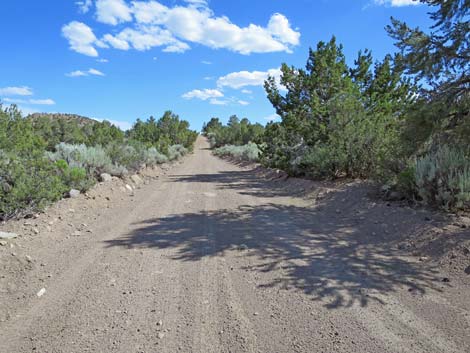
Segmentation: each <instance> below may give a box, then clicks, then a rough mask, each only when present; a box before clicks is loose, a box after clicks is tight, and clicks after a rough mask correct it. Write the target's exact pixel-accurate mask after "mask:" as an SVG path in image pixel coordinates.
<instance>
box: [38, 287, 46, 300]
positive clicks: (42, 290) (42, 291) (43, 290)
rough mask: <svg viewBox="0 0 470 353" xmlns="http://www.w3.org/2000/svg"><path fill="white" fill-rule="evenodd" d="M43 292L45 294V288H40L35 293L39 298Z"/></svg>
mask: <svg viewBox="0 0 470 353" xmlns="http://www.w3.org/2000/svg"><path fill="white" fill-rule="evenodd" d="M44 294H46V288H41V290H40V291H39V292H38V293H37V294H36V295H37V296H38V298H41V297H42V296H43V295H44Z"/></svg>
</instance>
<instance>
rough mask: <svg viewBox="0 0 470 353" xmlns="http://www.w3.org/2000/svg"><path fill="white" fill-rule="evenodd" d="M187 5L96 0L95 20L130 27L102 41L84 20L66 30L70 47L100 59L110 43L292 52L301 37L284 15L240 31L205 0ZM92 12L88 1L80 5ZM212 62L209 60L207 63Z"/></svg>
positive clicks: (178, 50) (119, 46)
mask: <svg viewBox="0 0 470 353" xmlns="http://www.w3.org/2000/svg"><path fill="white" fill-rule="evenodd" d="M185 2H186V4H187V5H186V6H183V5H175V6H173V7H168V6H165V5H163V4H162V3H160V2H158V1H154V0H147V1H132V2H131V4H128V3H127V2H126V1H124V0H97V1H96V19H97V20H98V21H99V22H102V23H105V24H108V25H112V26H116V25H118V24H121V23H126V22H128V23H131V24H130V25H129V26H128V27H127V28H124V29H123V30H122V31H121V32H119V33H117V34H116V33H107V34H105V35H104V36H103V37H102V39H101V40H97V38H96V37H95V35H94V33H93V31H92V30H91V28H90V27H88V26H87V25H85V24H83V23H80V22H76V21H74V22H71V23H70V24H68V25H66V26H64V27H63V29H62V32H63V34H64V36H65V37H66V38H67V39H68V40H69V43H70V48H71V49H72V50H75V51H77V52H79V53H81V54H84V55H89V56H98V53H97V50H96V47H106V46H107V45H110V46H111V47H113V48H116V49H120V50H129V49H130V48H131V47H133V48H134V49H137V50H148V49H150V48H153V47H157V46H164V49H163V51H165V52H176V53H182V52H184V51H186V50H188V49H190V46H189V44H188V43H197V44H202V45H205V46H207V47H210V48H213V49H228V50H231V51H234V52H237V53H240V54H246V55H247V54H251V53H270V52H282V51H284V52H291V51H292V48H293V47H294V46H297V45H299V40H300V33H299V31H298V30H296V29H293V28H292V27H291V24H290V23H289V20H288V19H287V18H286V17H285V16H284V15H282V14H279V13H276V14H273V15H272V16H271V18H270V19H269V21H268V23H267V25H266V26H262V25H257V24H249V25H247V26H245V27H240V26H238V25H236V24H234V23H232V22H231V20H230V19H229V18H228V17H226V16H216V15H215V14H214V13H213V11H212V10H211V9H209V7H208V5H207V1H205V0H186V1H185ZM77 4H79V6H81V8H83V10H85V9H86V10H89V8H90V7H89V6H87V5H88V1H80V2H79V3H77ZM206 63H208V62H206Z"/></svg>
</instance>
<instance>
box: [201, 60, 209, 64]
mask: <svg viewBox="0 0 470 353" xmlns="http://www.w3.org/2000/svg"><path fill="white" fill-rule="evenodd" d="M201 63H202V64H204V65H212V61H207V60H202V61H201Z"/></svg>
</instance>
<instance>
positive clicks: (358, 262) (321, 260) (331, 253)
mask: <svg viewBox="0 0 470 353" xmlns="http://www.w3.org/2000/svg"><path fill="white" fill-rule="evenodd" d="M405 226H406V225H404V226H403V228H400V227H398V228H397V229H395V230H394V231H395V232H397V234H399V233H400V236H395V234H388V235H387V234H384V233H383V232H382V233H380V234H379V233H377V232H378V230H379V228H380V225H373V226H371V224H369V223H368V222H364V221H359V220H358V218H357V217H348V216H347V215H346V216H340V215H338V216H333V217H332V216H331V214H330V213H329V212H324V211H322V210H321V209H320V210H318V209H315V208H305V207H297V206H291V205H278V204H272V203H270V204H266V205H263V206H257V207H252V206H241V207H239V208H237V209H232V210H219V211H211V212H199V213H186V214H179V215H170V216H168V217H164V218H160V219H149V220H146V221H144V222H142V223H139V228H138V229H137V230H136V231H134V232H132V233H131V234H128V235H127V236H125V237H122V238H118V239H114V240H110V241H108V246H110V247H112V246H118V247H127V248H139V247H141V248H153V249H156V250H158V249H169V248H171V249H172V250H173V251H171V254H173V255H172V256H173V259H174V260H175V261H199V260H201V259H203V258H205V257H217V256H231V257H232V258H233V259H234V260H235V263H237V261H238V260H240V259H239V258H240V257H244V259H242V260H240V262H241V263H243V264H244V265H243V266H244V267H242V268H241V269H242V270H243V271H247V273H248V272H253V271H254V272H256V273H257V274H258V275H259V276H257V277H258V278H259V280H258V281H259V282H258V284H257V285H258V286H259V287H260V288H277V289H278V290H294V291H302V292H304V293H306V294H307V295H309V296H310V297H311V298H312V299H313V300H315V301H319V302H321V303H322V304H324V305H325V306H326V307H328V308H331V309H334V308H339V307H349V306H352V305H354V304H359V305H361V306H366V305H367V304H368V303H369V302H370V301H378V302H380V301H381V300H382V299H383V298H384V296H387V294H389V293H391V292H395V291H398V290H400V289H403V287H405V288H407V289H408V290H409V291H410V294H413V295H420V294H423V293H425V292H426V291H427V290H429V289H434V290H439V289H438V288H439V286H442V284H440V285H437V282H438V281H439V278H438V274H437V271H436V270H434V269H433V268H430V267H429V266H427V267H425V266H423V265H422V264H419V263H417V262H413V261H410V259H409V258H408V257H406V256H405V253H403V251H402V250H400V249H399V247H397V244H398V242H399V240H400V239H401V238H402V236H403V234H402V233H405V232H406V231H408V232H409V231H412V230H410V229H409V227H408V228H405ZM374 227H375V228H374ZM237 259H238V260H237Z"/></svg>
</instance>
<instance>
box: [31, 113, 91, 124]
mask: <svg viewBox="0 0 470 353" xmlns="http://www.w3.org/2000/svg"><path fill="white" fill-rule="evenodd" d="M39 118H47V119H50V120H65V121H76V122H77V123H78V125H79V126H80V127H82V126H85V125H90V124H95V123H97V120H94V119H91V118H87V117H85V116H81V115H77V114H64V113H34V114H30V115H28V116H27V117H26V119H31V120H33V121H34V120H36V119H39Z"/></svg>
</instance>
